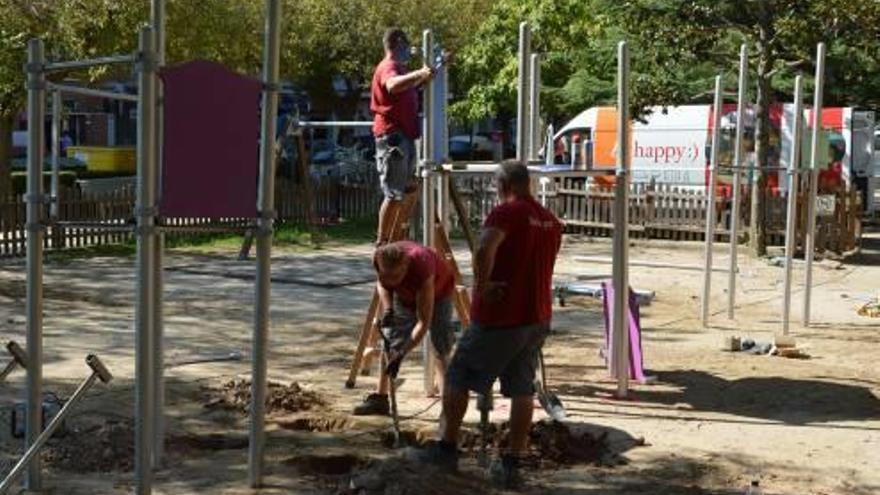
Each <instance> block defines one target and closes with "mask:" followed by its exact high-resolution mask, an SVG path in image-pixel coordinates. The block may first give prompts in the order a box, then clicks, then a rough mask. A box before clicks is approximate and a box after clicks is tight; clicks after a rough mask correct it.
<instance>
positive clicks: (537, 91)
mask: <svg viewBox="0 0 880 495" xmlns="http://www.w3.org/2000/svg"><path fill="white" fill-rule="evenodd" d="M529 139H530V140H531V141H530V142H529V160H538V159H539V157H538V152H539V151H540V150H541V55H539V54H537V53H533V54H532V57H531V62H530V64H529Z"/></svg>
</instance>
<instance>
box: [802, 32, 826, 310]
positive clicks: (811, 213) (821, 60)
mask: <svg viewBox="0 0 880 495" xmlns="http://www.w3.org/2000/svg"><path fill="white" fill-rule="evenodd" d="M815 84H816V90H815V94H814V98H813V142H812V143H810V182H809V187H810V192H809V195H808V196H807V231H806V232H804V256H805V257H806V264H807V266H806V271H805V272H804V313H803V324H804V326H805V327H808V326H810V304H811V302H812V301H811V299H812V296H813V252H814V251H815V249H816V246H815V245H816V193H817V189H818V187H819V184H818V182H819V137H820V136H821V134H822V104H823V103H822V93H823V89H824V85H825V43H819V45H818V46H817V47H816V78H815Z"/></svg>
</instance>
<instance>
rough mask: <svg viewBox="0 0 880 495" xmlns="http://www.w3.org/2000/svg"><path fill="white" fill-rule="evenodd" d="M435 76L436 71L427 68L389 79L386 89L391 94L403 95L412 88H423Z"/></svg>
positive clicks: (386, 82)
mask: <svg viewBox="0 0 880 495" xmlns="http://www.w3.org/2000/svg"><path fill="white" fill-rule="evenodd" d="M433 76H434V71H433V70H432V69H431V68H430V67H427V66H425V67H422V68H421V69H419V70H414V71H412V72H407V73H406V74H403V75H400V76H392V77H389V78H388V79H387V80H386V81H385V89H387V90H388V92H389V93H391V94H393V95H396V94H399V93H403V92H404V91H406V90H408V89H410V88H415V87H418V86H421V85H422V84H424V83H426V82H428V81H430V80H431V78H432V77H433Z"/></svg>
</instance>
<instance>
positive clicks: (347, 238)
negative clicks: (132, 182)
mask: <svg viewBox="0 0 880 495" xmlns="http://www.w3.org/2000/svg"><path fill="white" fill-rule="evenodd" d="M314 232H315V236H314V237H315V238H314V239H313V234H312V232H311V231H310V229H309V228H308V226H306V225H305V224H304V223H297V222H287V223H283V224H281V225H279V226H278V227H277V228H276V230H275V239H274V242H273V246H275V247H277V248H280V249H283V250H292V251H299V252H305V251H314V250H319V249H322V248H324V247H333V246H345V245H353V244H363V243H365V242H372V241H373V239H374V237H375V235H376V218H375V217H372V216H370V217H363V218H356V219H351V220H346V221H342V222H340V223H338V224H334V225H322V226H316V227H315V228H314ZM243 240H244V236H243V235H241V234H226V233H205V234H194V235H185V236H182V235H175V236H169V237H167V238H166V240H165V247H166V249H168V250H174V251H179V252H187V253H218V252H237V251H238V250H239V249H241V244H242V241H243ZM136 253H137V242H136V240H135V239H131V240H129V241H127V242H124V243H121V244H108V245H102V246H91V247H85V248H75V249H67V250H64V251H48V252H47V253H46V260H47V261H49V262H52V263H58V264H65V263H70V262H73V261H74V260H79V259H82V258H93V257H101V256H118V257H130V256H134V255H135V254H136Z"/></svg>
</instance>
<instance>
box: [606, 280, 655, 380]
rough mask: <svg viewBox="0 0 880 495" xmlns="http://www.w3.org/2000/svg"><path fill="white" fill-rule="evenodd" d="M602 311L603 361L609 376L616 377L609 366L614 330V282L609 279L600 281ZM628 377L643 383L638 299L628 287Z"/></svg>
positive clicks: (643, 370)
mask: <svg viewBox="0 0 880 495" xmlns="http://www.w3.org/2000/svg"><path fill="white" fill-rule="evenodd" d="M602 311H603V312H604V314H605V363H606V365H607V366H608V371H609V372H610V373H611V376H612V377H614V378H616V377H617V372H616V370H614V369H612V368H611V356H612V355H613V352H614V351H613V349H614V345H613V344H614V332H612V331H611V329H612V327H613V324H612V322H613V319H614V284H613V283H612V282H611V281H610V280H609V281H607V282H602ZM628 316H629V377H630V378H631V379H633V380H636V381H638V382H640V383H645V381H646V379H645V369H644V362H643V356H642V326H641V323H642V322H641V317H640V315H639V301H638V299H637V298H636V294H635V292H633V290H632V289H631V288H630V289H629V315H628Z"/></svg>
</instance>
